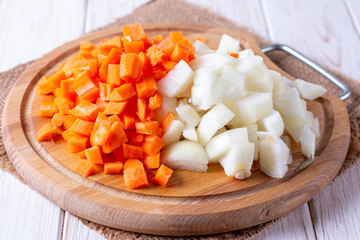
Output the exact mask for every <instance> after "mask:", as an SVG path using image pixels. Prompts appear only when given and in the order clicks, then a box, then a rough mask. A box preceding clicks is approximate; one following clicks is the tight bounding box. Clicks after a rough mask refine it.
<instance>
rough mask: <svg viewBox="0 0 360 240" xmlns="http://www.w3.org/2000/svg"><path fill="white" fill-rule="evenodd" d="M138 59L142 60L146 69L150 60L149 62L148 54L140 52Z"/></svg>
mask: <svg viewBox="0 0 360 240" xmlns="http://www.w3.org/2000/svg"><path fill="white" fill-rule="evenodd" d="M138 57H139V59H140V60H141V62H142V63H143V65H144V68H145V67H146V65H147V64H148V60H149V59H148V57H147V56H146V54H145V53H144V52H140V53H139V54H138ZM144 68H143V70H144Z"/></svg>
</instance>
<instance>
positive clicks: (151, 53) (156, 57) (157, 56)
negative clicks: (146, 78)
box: [146, 45, 164, 66]
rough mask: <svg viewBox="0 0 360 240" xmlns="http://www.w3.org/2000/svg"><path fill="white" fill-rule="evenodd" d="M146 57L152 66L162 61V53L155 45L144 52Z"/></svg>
mask: <svg viewBox="0 0 360 240" xmlns="http://www.w3.org/2000/svg"><path fill="white" fill-rule="evenodd" d="M146 56H147V57H148V58H149V59H150V63H151V65H152V66H155V65H156V64H158V63H161V62H163V61H164V59H163V56H164V53H163V52H162V51H161V50H160V49H159V48H158V47H157V46H156V45H152V46H151V47H149V48H148V49H147V50H146Z"/></svg>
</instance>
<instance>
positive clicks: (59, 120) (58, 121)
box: [51, 113, 64, 127]
mask: <svg viewBox="0 0 360 240" xmlns="http://www.w3.org/2000/svg"><path fill="white" fill-rule="evenodd" d="M63 123H64V117H63V115H61V114H60V113H55V114H54V116H53V117H52V119H51V124H52V125H53V126H57V127H61V126H62V125H63Z"/></svg>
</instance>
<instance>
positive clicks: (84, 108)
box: [70, 101, 100, 121]
mask: <svg viewBox="0 0 360 240" xmlns="http://www.w3.org/2000/svg"><path fill="white" fill-rule="evenodd" d="M99 111H100V110H99V107H98V106H97V105H96V104H93V103H90V102H86V101H83V102H80V103H79V104H78V105H77V106H76V107H74V108H73V109H71V110H70V114H71V115H73V116H74V117H75V118H80V119H82V120H86V121H95V119H96V117H97V115H98V113H99Z"/></svg>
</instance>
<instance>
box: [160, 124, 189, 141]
mask: <svg viewBox="0 0 360 240" xmlns="http://www.w3.org/2000/svg"><path fill="white" fill-rule="evenodd" d="M183 130H184V124H183V123H182V122H181V121H179V120H176V119H174V120H173V121H172V122H171V124H170V126H169V127H168V128H167V129H166V132H165V134H164V136H162V138H161V140H162V141H163V142H164V146H165V147H166V146H168V145H170V144H173V143H175V142H178V141H179V140H180V137H181V134H182V132H183Z"/></svg>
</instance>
